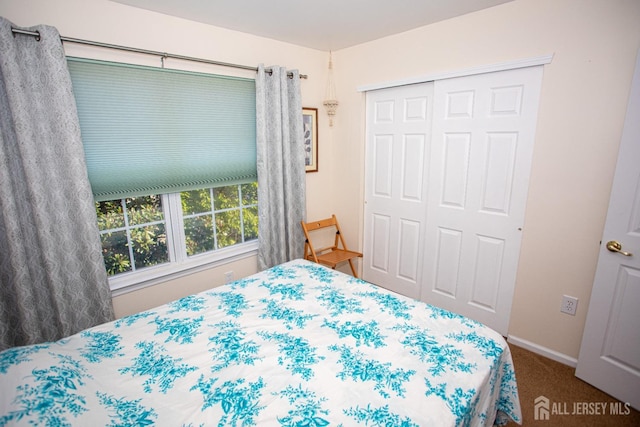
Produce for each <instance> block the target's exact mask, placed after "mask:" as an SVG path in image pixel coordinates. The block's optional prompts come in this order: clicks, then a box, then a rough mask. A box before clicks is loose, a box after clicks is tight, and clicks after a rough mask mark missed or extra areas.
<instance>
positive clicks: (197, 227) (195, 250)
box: [184, 215, 215, 256]
mask: <svg viewBox="0 0 640 427" xmlns="http://www.w3.org/2000/svg"><path fill="white" fill-rule="evenodd" d="M212 223H213V221H212V220H211V215H202V216H197V217H194V218H185V219H184V234H185V240H186V246H187V255H188V256H192V255H196V254H200V253H203V252H207V251H212V250H214V249H215V240H214V238H213V225H212Z"/></svg>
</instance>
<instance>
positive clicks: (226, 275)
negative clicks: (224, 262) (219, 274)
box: [224, 271, 233, 283]
mask: <svg viewBox="0 0 640 427" xmlns="http://www.w3.org/2000/svg"><path fill="white" fill-rule="evenodd" d="M224 282H225V283H230V282H233V271H227V272H226V273H224Z"/></svg>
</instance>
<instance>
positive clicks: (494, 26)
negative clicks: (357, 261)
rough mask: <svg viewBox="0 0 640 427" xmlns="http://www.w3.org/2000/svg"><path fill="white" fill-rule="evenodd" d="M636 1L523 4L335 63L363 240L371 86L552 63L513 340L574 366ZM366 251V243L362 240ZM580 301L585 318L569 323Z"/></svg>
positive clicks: (338, 177) (343, 183)
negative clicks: (567, 310)
mask: <svg viewBox="0 0 640 427" xmlns="http://www.w3.org/2000/svg"><path fill="white" fill-rule="evenodd" d="M639 23H640V2H639V1H637V0H515V1H514V2H509V3H506V4H503V5H499V6H496V7H493V8H490V9H487V10H484V11H480V12H476V13H472V14H468V15H465V16H462V17H458V18H454V19H450V20H447V21H444V22H440V23H436V24H433V25H429V26H426V27H422V28H419V29H416V30H413V31H409V32H406V33H403V34H398V35H395V36H391V37H386V38H384V39H380V40H377V41H373V42H370V43H366V44H362V45H359V46H356V47H353V48H349V49H344V50H341V51H338V52H334V66H335V71H336V76H337V79H336V85H337V92H338V99H339V100H340V102H341V106H340V109H339V111H338V118H337V120H336V128H335V130H334V133H335V134H334V137H335V141H336V142H335V144H334V147H333V150H334V151H335V153H336V155H335V158H334V164H333V176H334V183H333V188H336V189H339V191H338V194H337V198H338V205H337V206H338V208H337V212H336V213H337V214H338V215H339V216H340V217H341V218H342V222H343V223H344V224H345V228H347V229H353V228H358V227H360V233H361V234H362V215H363V213H362V212H363V185H364V184H363V182H364V170H363V167H364V142H365V134H364V114H365V103H364V95H363V94H361V93H358V92H357V88H358V87H360V86H363V85H370V84H377V83H383V82H387V81H396V80H399V79H403V78H410V77H415V76H420V75H426V74H432V73H437V72H444V71H452V70H457V69H464V68H470V67H476V66H481V65H487V64H495V63H500V62H505V61H513V60H518V59H522V58H528V57H537V56H543V55H547V54H553V55H554V57H553V61H552V62H551V64H549V65H547V66H545V69H544V77H543V85H542V93H541V104H540V112H539V119H538V126H537V135H536V142H535V151H534V158H533V169H532V173H531V180H530V191H529V197H528V205H527V211H526V221H525V228H524V234H523V243H522V251H521V256H520V263H519V269H518V278H517V282H516V290H515V298H514V303H513V312H512V316H511V324H510V328H509V334H510V335H513V336H515V337H517V338H520V339H524V340H527V341H531V342H533V343H535V344H536V345H539V346H542V347H544V348H546V349H549V350H552V351H555V352H559V353H561V354H563V355H565V356H568V357H569V358H576V357H577V355H578V352H579V346H580V341H581V338H582V331H583V328H584V321H585V316H586V310H587V306H588V302H589V297H590V294H591V287H592V281H593V276H594V272H595V265H596V261H597V254H598V249H599V241H600V238H601V234H602V230H603V225H604V218H605V215H606V210H607V205H608V199H609V192H610V186H611V182H612V177H613V172H614V168H615V160H616V156H617V150H618V146H619V141H620V137H621V133H622V124H623V120H624V114H625V109H626V104H627V97H628V93H629V88H630V83H631V76H632V72H633V65H634V63H635V57H636V53H637V51H638V48H639V47H640V24H639ZM359 242H362V236H360V238H359ZM563 294H568V295H572V296H575V297H578V298H579V300H580V302H579V306H578V313H577V315H576V316H575V317H573V316H568V315H565V314H562V313H560V310H559V309H560V301H561V296H562V295H563Z"/></svg>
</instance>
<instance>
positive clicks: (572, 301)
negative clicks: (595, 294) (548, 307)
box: [560, 295, 578, 316]
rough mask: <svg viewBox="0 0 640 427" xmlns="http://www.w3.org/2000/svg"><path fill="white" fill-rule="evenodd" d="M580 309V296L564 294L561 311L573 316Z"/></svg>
mask: <svg viewBox="0 0 640 427" xmlns="http://www.w3.org/2000/svg"><path fill="white" fill-rule="evenodd" d="M577 309H578V298H576V297H572V296H569V295H562V305H561V306H560V311H561V312H563V313H566V314H570V315H572V316H575V315H576V310H577Z"/></svg>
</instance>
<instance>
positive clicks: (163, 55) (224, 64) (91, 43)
mask: <svg viewBox="0 0 640 427" xmlns="http://www.w3.org/2000/svg"><path fill="white" fill-rule="evenodd" d="M11 31H12V32H13V33H15V34H24V35H27V36H33V37H35V38H36V40H40V33H39V32H38V31H29V30H21V29H20V28H11ZM60 40H61V41H62V42H67V43H77V44H84V45H89V46H96V47H105V48H108V49H116V50H123V51H126V52H134V53H143V54H146V55H154V56H159V57H161V58H173V59H180V60H183V61H191V62H200V63H203V64H210V65H219V66H222V67H230V68H239V69H241V70H249V71H258V68H257V67H250V66H248V65H239V64H231V63H228V62H220V61H212V60H210V59H202V58H194V57H191V56H184V55H175V54H173V53H166V52H158V51H155V50H147V49H139V48H136V47H127V46H120V45H116V44H109V43H101V42H94V41H91V40H84V39H76V38H72V37H63V36H60ZM265 71H266V72H267V73H271V69H269V68H267V69H265ZM287 75H288V76H289V77H293V73H291V72H289V73H287ZM300 78H301V79H306V78H307V75H306V74H300Z"/></svg>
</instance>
